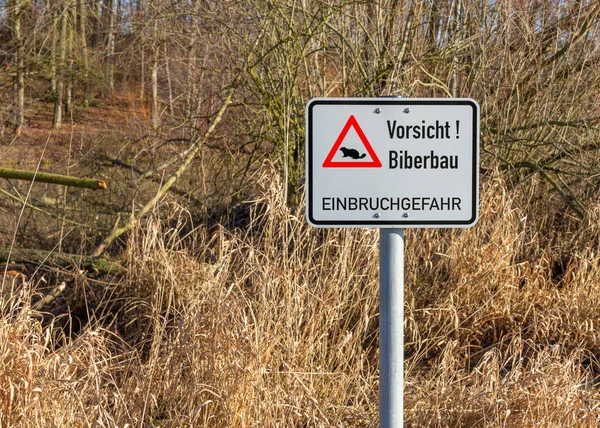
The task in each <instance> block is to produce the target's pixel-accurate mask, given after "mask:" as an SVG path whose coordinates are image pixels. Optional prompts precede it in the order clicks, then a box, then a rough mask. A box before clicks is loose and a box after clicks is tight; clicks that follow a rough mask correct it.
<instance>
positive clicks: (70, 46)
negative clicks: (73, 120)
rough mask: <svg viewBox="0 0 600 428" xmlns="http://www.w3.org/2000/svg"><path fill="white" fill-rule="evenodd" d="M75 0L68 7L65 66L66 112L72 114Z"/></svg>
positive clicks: (71, 0)
mask: <svg viewBox="0 0 600 428" xmlns="http://www.w3.org/2000/svg"><path fill="white" fill-rule="evenodd" d="M75 7H76V4H75V1H74V0H69V4H68V5H67V8H66V15H67V20H68V21H69V22H70V23H71V25H69V26H68V27H67V63H65V67H66V70H65V72H66V80H67V93H66V97H65V112H66V113H67V114H68V115H69V116H72V114H73V90H74V89H73V87H74V83H75V82H74V79H75V75H74V73H73V65H74V62H75V60H74V58H75V48H74V40H73V38H74V37H75V31H74V23H75V16H76V11H75Z"/></svg>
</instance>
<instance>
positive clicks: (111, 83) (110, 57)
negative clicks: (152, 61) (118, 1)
mask: <svg viewBox="0 0 600 428" xmlns="http://www.w3.org/2000/svg"><path fill="white" fill-rule="evenodd" d="M104 7H105V8H106V7H107V8H108V9H106V13H107V14H108V34H107V37H106V80H107V82H108V87H109V88H110V90H111V91H114V89H115V58H114V56H115V8H114V1H113V0H109V1H105V3H104Z"/></svg>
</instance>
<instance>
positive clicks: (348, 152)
mask: <svg viewBox="0 0 600 428" xmlns="http://www.w3.org/2000/svg"><path fill="white" fill-rule="evenodd" d="M340 151H341V152H342V153H343V154H344V156H342V157H343V158H348V157H350V158H352V159H362V158H364V157H365V156H367V154H366V153H363V154H362V155H360V154H359V153H358V150H356V149H347V148H346V147H340Z"/></svg>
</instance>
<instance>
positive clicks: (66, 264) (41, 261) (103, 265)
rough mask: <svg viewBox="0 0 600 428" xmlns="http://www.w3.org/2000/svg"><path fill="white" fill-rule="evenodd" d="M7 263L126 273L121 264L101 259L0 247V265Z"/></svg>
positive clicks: (99, 272) (112, 273)
mask: <svg viewBox="0 0 600 428" xmlns="http://www.w3.org/2000/svg"><path fill="white" fill-rule="evenodd" d="M9 257H10V260H9ZM7 262H10V263H31V264H35V265H47V266H52V267H60V268H72V267H76V268H78V269H83V270H87V271H90V272H94V273H96V274H101V275H117V274H121V273H124V272H125V268H124V267H123V266H121V264H119V263H117V262H114V261H111V260H106V259H104V258H101V257H90V256H81V255H76V254H67V253H58V252H52V251H45V250H38V249H33V248H13V249H12V250H10V249H9V248H4V247H0V263H7Z"/></svg>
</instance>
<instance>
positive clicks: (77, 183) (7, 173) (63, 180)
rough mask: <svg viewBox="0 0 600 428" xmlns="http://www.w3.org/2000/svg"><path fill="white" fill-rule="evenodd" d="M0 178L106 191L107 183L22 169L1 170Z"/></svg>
mask: <svg viewBox="0 0 600 428" xmlns="http://www.w3.org/2000/svg"><path fill="white" fill-rule="evenodd" d="M0 178H12V179H15V180H27V181H31V180H35V181H37V182H40V183H51V184H62V185H63V186H71V187H83V188H86V189H93V190H100V189H106V188H107V185H106V181H104V180H97V179H93V178H79V177H73V176H70V175H61V174H52V173H49V172H40V171H25V170H22V169H12V168H0Z"/></svg>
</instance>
